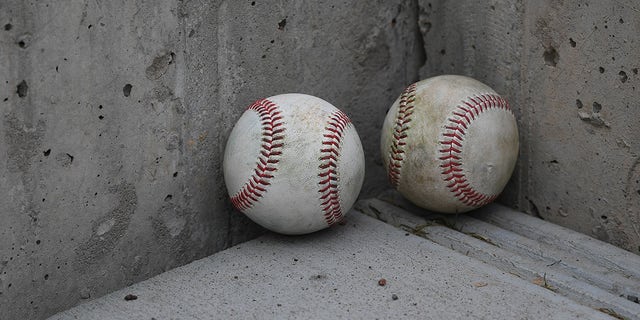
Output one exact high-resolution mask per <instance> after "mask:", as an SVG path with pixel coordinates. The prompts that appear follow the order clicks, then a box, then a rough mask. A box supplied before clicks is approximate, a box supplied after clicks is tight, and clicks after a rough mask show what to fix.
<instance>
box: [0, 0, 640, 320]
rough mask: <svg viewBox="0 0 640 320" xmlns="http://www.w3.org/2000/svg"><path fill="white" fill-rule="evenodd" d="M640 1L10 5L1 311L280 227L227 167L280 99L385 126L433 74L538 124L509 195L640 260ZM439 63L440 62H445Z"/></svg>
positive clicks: (0, 88)
mask: <svg viewBox="0 0 640 320" xmlns="http://www.w3.org/2000/svg"><path fill="white" fill-rule="evenodd" d="M639 12H640V8H639V6H638V5H637V4H635V3H634V2H633V1H631V0H625V1H613V0H607V1H577V0H565V1H552V0H546V1H533V0H515V1H507V0H492V1H488V2H480V1H471V0H458V1H445V0H436V1H427V0H394V1H383V0H377V1H366V2H365V1H338V0H326V1H308V2H301V1H295V2H294V1H285V0H279V1H264V0H256V1H226V2H225V1H211V2H196V1H188V0H183V1H168V0H161V1H142V0H138V1H124V0H117V1H98V0H96V1H89V0H87V1H53V0H49V1H23V0H5V1H0V61H2V63H0V141H1V142H0V319H12V318H35V319H37V318H42V317H44V316H46V315H48V314H51V313H53V312H55V311H58V310H62V309H65V308H68V307H70V306H71V305H74V304H76V303H77V302H78V301H81V299H88V298H93V297H97V296H100V295H102V294H104V293H106V292H109V291H112V290H114V289H116V288H120V287H122V286H124V285H127V284H130V283H132V282H136V281H139V280H142V279H145V278H148V277H150V276H152V275H154V274H157V273H159V272H162V271H164V270H167V269H170V268H173V267H175V266H178V265H181V264H184V263H187V262H189V261H191V260H193V259H196V258H198V257H202V256H205V255H208V254H210V253H213V252H215V251H219V250H221V249H223V248H225V247H228V246H229V245H232V244H235V243H238V242H241V241H243V240H245V239H248V238H251V237H253V236H255V235H256V234H258V233H260V231H261V230H260V229H259V228H258V227H256V226H255V225H254V224H253V223H251V222H250V221H248V220H247V219H245V218H244V217H242V216H241V215H238V214H236V213H234V212H233V211H232V210H231V209H230V205H229V202H228V200H227V195H226V191H225V188H224V183H223V180H222V174H221V168H220V161H221V158H222V153H223V150H224V143H225V141H226V137H227V135H228V133H229V131H230V130H231V127H232V126H233V124H234V123H235V121H236V119H237V118H238V117H239V116H240V114H241V113H242V112H243V110H244V108H245V106H246V105H248V104H249V103H251V102H252V101H254V100H255V99H257V98H259V97H265V96H270V95H275V94H279V93H284V92H303V93H308V94H313V95H316V96H319V97H321V98H324V99H325V100H327V101H329V102H331V103H333V104H334V105H336V106H338V107H340V108H342V109H343V110H345V111H346V112H347V113H348V114H349V115H350V116H351V118H352V120H353V121H354V123H355V125H356V128H357V129H358V131H359V133H360V136H361V138H362V140H363V145H364V148H365V153H366V158H367V177H366V181H365V187H364V189H363V195H364V196H370V195H375V194H376V193H378V192H379V191H381V190H383V189H386V188H388V184H387V182H386V175H385V174H384V170H383V168H382V166H381V162H380V156H379V154H378V139H379V129H380V126H381V124H382V120H383V118H384V115H385V113H386V110H387V108H388V107H389V106H390V105H391V103H392V102H393V100H394V99H395V98H396V97H397V96H398V94H399V93H400V91H401V90H402V89H403V88H404V87H405V86H406V85H407V84H409V83H411V82H413V81H415V80H417V79H418V78H426V77H429V76H433V75H438V74H443V73H454V74H465V75H469V76H472V77H475V78H478V79H479V80H481V81H483V82H485V83H487V84H489V85H491V86H492V87H493V88H495V89H496V90H497V91H498V92H500V93H502V94H504V95H505V96H506V97H507V98H508V99H509V100H510V101H511V103H512V105H513V107H514V109H515V112H516V114H517V117H518V122H519V126H520V131H521V146H522V147H521V154H520V161H519V163H518V166H517V168H516V172H515V174H514V176H513V179H512V181H511V182H510V184H509V186H508V188H507V190H506V192H505V194H504V195H503V197H502V198H501V200H502V201H503V202H504V203H506V204H509V205H511V206H514V207H517V208H520V209H522V210H526V211H528V212H530V213H532V214H535V215H539V216H541V217H543V218H545V219H548V220H551V221H553V222H557V223H559V224H562V225H565V226H568V227H571V228H573V229H576V230H578V231H581V232H584V233H587V234H591V235H594V236H596V237H598V238H600V239H603V240H606V241H609V242H611V243H614V244H616V245H619V246H621V247H623V248H626V249H628V250H631V251H633V252H636V253H638V252H639V251H638V250H639V249H640V248H639V246H640V230H639V229H640V214H639V213H640V191H639V190H640V183H639V182H638V181H640V165H639V164H638V163H640V157H639V156H638V154H639V153H640V145H639V144H638V141H637V137H638V136H640V126H639V124H640V123H639V122H638V120H637V119H638V118H639V116H640V108H639V107H640V106H639V105H638V103H639V102H638V101H640V99H638V98H639V97H640V95H639V94H638V90H640V89H638V88H636V87H637V86H638V83H639V81H640V75H638V69H639V68H640V65H638V64H639V61H640V50H639V49H640V44H639V43H638V39H637V33H638V30H640V14H639ZM425 59H426V61H425Z"/></svg>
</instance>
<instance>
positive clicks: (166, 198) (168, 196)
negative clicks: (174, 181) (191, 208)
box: [164, 194, 173, 201]
mask: <svg viewBox="0 0 640 320" xmlns="http://www.w3.org/2000/svg"><path fill="white" fill-rule="evenodd" d="M172 198H173V196H172V195H170V194H168V195H167V196H166V197H164V201H171V199H172Z"/></svg>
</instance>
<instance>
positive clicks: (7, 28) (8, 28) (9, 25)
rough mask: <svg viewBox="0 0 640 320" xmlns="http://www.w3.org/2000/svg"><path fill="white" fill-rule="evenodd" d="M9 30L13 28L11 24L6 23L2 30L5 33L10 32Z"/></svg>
mask: <svg viewBox="0 0 640 320" xmlns="http://www.w3.org/2000/svg"><path fill="white" fill-rule="evenodd" d="M11 28H13V26H12V25H11V23H7V24H5V25H4V30H5V31H9V30H11Z"/></svg>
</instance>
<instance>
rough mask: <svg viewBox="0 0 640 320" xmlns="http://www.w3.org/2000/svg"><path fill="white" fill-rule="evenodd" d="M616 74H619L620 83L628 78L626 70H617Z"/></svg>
mask: <svg viewBox="0 0 640 320" xmlns="http://www.w3.org/2000/svg"><path fill="white" fill-rule="evenodd" d="M618 75H619V76H620V81H621V82H622V83H625V82H627V79H628V78H629V77H627V73H626V72H624V71H620V72H618Z"/></svg>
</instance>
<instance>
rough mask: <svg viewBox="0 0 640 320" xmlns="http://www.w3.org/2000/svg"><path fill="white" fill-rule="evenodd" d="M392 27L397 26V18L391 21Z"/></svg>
mask: <svg viewBox="0 0 640 320" xmlns="http://www.w3.org/2000/svg"><path fill="white" fill-rule="evenodd" d="M391 26H392V27H395V26H396V18H393V19H391Z"/></svg>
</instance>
